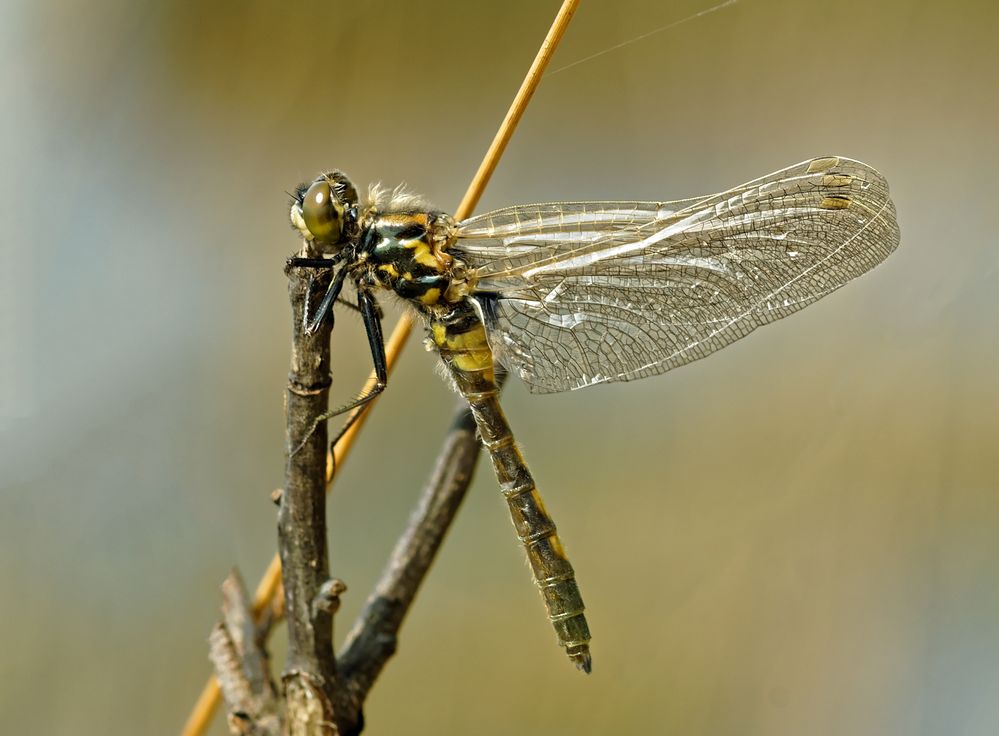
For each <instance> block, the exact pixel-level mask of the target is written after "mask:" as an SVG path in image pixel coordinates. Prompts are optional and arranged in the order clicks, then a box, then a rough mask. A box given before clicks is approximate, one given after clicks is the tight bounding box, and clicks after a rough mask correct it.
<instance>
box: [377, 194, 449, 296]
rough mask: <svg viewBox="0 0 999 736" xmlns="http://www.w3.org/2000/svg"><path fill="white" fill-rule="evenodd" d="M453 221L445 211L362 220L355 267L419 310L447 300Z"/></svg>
mask: <svg viewBox="0 0 999 736" xmlns="http://www.w3.org/2000/svg"><path fill="white" fill-rule="evenodd" d="M454 231H455V225H454V221H453V220H452V219H451V217H449V216H448V215H446V214H444V213H442V212H432V211H431V212H415V211H414V212H379V211H377V210H374V209H372V210H369V211H368V212H367V213H365V215H364V216H363V217H362V219H361V233H360V240H359V242H358V247H357V264H358V265H357V267H359V268H362V269H364V270H365V272H366V274H365V275H366V279H367V281H368V282H369V283H370V284H371V285H373V286H374V285H377V286H381V287H383V288H386V289H391V290H392V291H394V292H395V293H396V294H397V295H399V296H400V297H402V298H403V299H406V300H408V301H410V302H413V303H415V304H416V305H418V306H421V307H432V306H435V305H438V304H442V303H446V302H447V301H448V293H449V289H450V287H451V285H452V283H453V281H454V274H453V268H454V265H455V262H454V258H453V257H452V256H451V255H450V254H449V253H448V252H447V248H448V246H449V245H450V244H451V243H452V241H453V239H454Z"/></svg>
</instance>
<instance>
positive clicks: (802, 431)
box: [0, 0, 999, 736]
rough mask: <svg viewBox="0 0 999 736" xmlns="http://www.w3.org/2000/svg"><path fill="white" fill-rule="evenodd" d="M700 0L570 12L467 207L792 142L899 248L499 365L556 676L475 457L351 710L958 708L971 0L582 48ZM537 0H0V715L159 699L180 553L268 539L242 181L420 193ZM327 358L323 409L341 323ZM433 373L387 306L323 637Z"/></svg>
mask: <svg viewBox="0 0 999 736" xmlns="http://www.w3.org/2000/svg"><path fill="white" fill-rule="evenodd" d="M710 5H711V3H710V0H707V1H703V0H698V1H695V0H677V1H675V2H672V1H671V2H668V3H663V2H657V1H654V0H622V1H621V2H615V3H596V2H591V3H583V6H582V8H581V9H580V10H579V12H578V14H577V16H576V18H575V20H574V22H573V24H572V25H571V27H570V28H569V31H568V34H567V36H566V38H565V41H564V43H563V45H562V47H561V49H560V50H559V52H558V55H557V57H556V58H555V61H554V64H553V68H556V69H558V68H559V67H563V66H565V65H567V64H571V63H573V62H575V61H578V60H581V59H585V58H586V57H589V56H591V55H593V54H597V53H599V52H601V51H605V50H609V49H611V50H609V51H608V53H606V54H603V55H600V56H598V57H597V58H593V59H591V60H589V61H585V62H584V63H581V64H578V65H576V66H572V67H571V68H569V69H565V70H564V71H561V72H558V73H556V74H554V75H553V76H551V77H550V78H548V79H547V80H546V81H545V82H544V83H543V84H542V86H541V87H540V89H539V90H538V92H537V95H536V97H535V100H534V102H533V104H532V105H531V107H530V109H529V110H528V112H527V115H526V116H525V118H524V120H523V123H522V125H521V127H520V129H519V130H518V132H517V134H516V136H515V137H514V139H513V141H512V143H511V145H510V148H509V150H508V152H507V154H506V156H505V158H504V159H503V161H502V163H501V165H500V167H499V169H498V171H497V172H496V176H495V178H494V179H493V182H492V184H491V186H490V187H489V189H488V190H487V192H486V194H485V197H484V198H483V200H482V203H481V205H480V207H479V211H484V210H486V209H489V208H495V207H500V206H504V205H508V204H516V203H524V202H529V201H536V200H552V199H590V198H592V199H626V198H646V199H660V198H662V199H667V198H677V197H685V196H691V195H695V194H704V193H708V192H713V191H718V190H723V189H725V188H728V187H730V186H734V185H736V184H739V183H741V182H744V181H747V180H749V179H752V178H754V177H757V176H760V175H763V174H766V173H769V172H771V171H773V170H775V169H778V168H781V167H783V166H785V165H788V164H792V163H795V162H797V161H800V160H802V159H805V158H809V157H811V156H817V155H823V154H829V153H835V154H841V155H847V156H850V157H853V158H859V159H861V160H863V161H866V162H868V163H870V164H872V165H874V166H876V167H877V168H879V169H880V170H881V171H883V172H884V173H885V174H886V176H887V177H888V179H889V181H890V183H891V186H892V192H893V196H894V199H895V201H896V203H897V206H898V212H899V219H900V222H901V226H902V246H901V248H900V249H899V251H898V252H897V253H896V254H895V255H893V256H892V257H891V258H890V259H889V260H888V261H887V262H886V263H885V264H884V265H882V266H881V267H879V268H878V269H876V270H875V271H874V272H872V273H870V274H869V275H867V276H866V277H864V278H862V279H860V280H859V281H858V282H856V283H854V284H851V285H849V286H848V287H847V288H844V289H843V290H842V291H839V292H837V293H836V294H834V295H832V296H830V297H828V298H827V299H825V300H823V301H822V302H821V303H819V304H817V305H815V306H813V307H811V308H809V309H808V310H807V311H805V312H804V313H802V314H800V315H796V316H794V317H793V318H790V319H788V320H786V321H784V322H781V323H780V324H778V325H775V326H773V327H770V328H767V329H764V330H761V331H759V332H758V333H756V334H755V335H753V336H752V338H751V339H748V340H745V341H741V342H739V343H737V344H736V345H734V346H732V347H731V348H729V349H727V350H725V351H723V352H721V353H719V354H717V355H715V356H713V357H712V358H711V359H709V360H706V361H702V362H698V363H695V364H694V365H692V366H689V367H686V368H683V369H682V370H678V371H676V372H674V373H670V374H668V375H666V376H663V377H660V378H658V379H649V380H646V381H641V382H637V383H629V384H626V385H614V386H602V387H598V388H594V389H591V390H588V391H582V392H575V393H572V394H568V395H557V396H542V397H535V396H531V395H529V394H528V393H527V391H526V390H525V389H524V387H523V386H522V385H518V384H515V383H511V385H510V386H509V388H508V390H507V392H506V397H505V399H506V401H505V403H506V405H507V413H508V415H509V417H510V420H511V422H512V424H513V426H514V428H515V430H516V431H517V434H518V436H519V438H520V439H521V441H522V443H523V445H524V446H525V452H526V455H527V458H528V460H529V461H530V462H531V463H532V466H533V469H534V471H535V475H536V477H537V478H538V480H539V485H540V487H541V489H542V491H543V493H544V494H545V497H546V498H547V500H548V503H549V508H550V509H551V511H552V513H553V515H554V516H555V518H556V519H557V521H558V523H559V526H560V529H561V530H562V533H563V538H564V540H565V541H566V543H567V545H568V547H569V550H570V553H571V556H572V559H573V561H574V563H575V565H576V568H577V571H578V573H579V579H580V581H581V584H582V589H583V591H584V594H585V596H586V600H587V603H588V606H589V616H590V623H591V625H592V628H593V630H594V635H595V638H594V643H593V650H594V656H595V667H594V673H593V675H592V676H590V677H589V678H586V677H583V676H581V675H579V674H577V673H576V672H574V671H573V670H572V668H571V667H570V665H569V664H568V663H567V662H566V661H565V659H564V657H563V656H562V655H561V654H560V652H559V651H558V649H557V648H556V646H555V643H554V641H553V637H552V633H551V631H550V628H549V625H548V624H547V622H546V621H545V617H544V614H543V611H542V606H541V603H540V601H539V600H538V595H537V593H536V592H535V590H534V589H533V586H532V584H531V581H530V575H529V573H528V570H527V569H526V565H525V564H524V562H523V557H522V552H521V550H520V549H519V547H518V545H517V544H516V541H515V539H514V535H513V534H512V533H511V528H510V523H509V521H508V518H507V512H506V510H505V505H504V503H503V501H502V498H501V496H500V494H499V493H498V491H497V487H496V484H495V481H494V479H493V477H492V474H491V472H490V470H489V468H488V465H487V464H483V465H482V467H481V470H482V471H484V472H481V473H480V474H479V477H478V478H477V479H476V481H475V483H474V486H473V488H472V489H471V491H470V495H469V498H468V500H467V502H466V504H465V506H464V508H463V509H462V511H461V514H460V516H459V518H458V521H457V524H456V526H455V527H454V529H453V532H452V533H451V535H450V537H449V538H448V540H447V542H446V544H445V546H444V548H443V551H442V554H441V557H440V559H439V560H438V562H437V564H436V566H435V568H434V569H433V571H432V573H431V575H430V577H429V579H428V581H427V583H426V586H425V587H424V589H423V591H422V592H421V594H420V596H419V598H418V600H417V602H416V605H415V607H414V608H413V610H412V612H411V615H410V617H409V619H408V620H407V622H406V624H405V626H404V628H403V631H402V641H401V647H400V650H399V653H398V655H397V657H396V658H395V659H394V660H393V661H392V662H391V663H390V664H389V666H388V668H387V670H386V671H385V673H384V675H383V677H382V678H381V680H380V681H379V683H378V684H377V686H376V687H375V690H374V691H373V693H372V695H371V698H370V700H369V702H368V706H367V708H366V715H367V723H368V729H367V731H366V732H367V733H370V734H391V733H400V732H405V733H411V734H430V733H455V734H458V733H477V734H507V733H527V734H530V733H542V732H544V733H549V734H608V733H622V734H624V733H627V734H645V733H680V734H686V735H693V734H711V735H712V736H717V735H722V734H732V735H733V736H735V735H738V736H750V735H753V734H760V735H763V734H766V735H768V736H771V735H783V734H787V735H792V734H793V735H799V734H805V733H807V734H813V735H819V734H845V733H850V734H878V735H879V736H888V735H894V734H898V735H900V736H901V735H903V734H905V735H906V736H909V735H911V734H916V733H923V734H939V733H949V734H974V735H978V734H987V733H988V734H991V733H995V730H996V727H997V724H999V623H997V622H999V585H997V574H999V497H997V491H999V459H997V450H996V441H997V439H999V387H997V382H996V378H997V374H999V341H997V340H996V324H997V318H999V298H997V297H996V284H995V282H996V279H997V276H999V247H997V244H996V235H995V233H996V231H997V226H999V220H997V217H996V201H997V195H999V187H997V185H996V182H995V170H996V164H997V163H999V156H997V153H999V150H997V149H999V145H997V136H996V130H997V128H999V96H997V95H996V78H997V72H999V52H997V48H996V43H995V38H994V35H995V28H996V26H997V23H999V9H996V6H995V5H994V4H992V3H988V2H984V1H983V2H970V1H969V2H955V3H922V2H900V1H897V0H892V1H886V2H880V3H870V2H862V1H861V0H841V1H840V2H836V3H803V2H794V1H792V0H739V1H738V2H735V3H732V4H728V5H727V6H726V7H724V8H721V9H719V10H717V11H716V12H712V13H710V14H707V15H703V16H701V17H698V18H695V19H692V20H690V21H689V22H686V23H683V24H681V25H678V26H676V27H673V28H671V29H669V30H664V31H662V32H660V33H656V34H654V35H651V36H649V37H647V38H644V39H640V40H637V41H635V42H634V43H630V44H627V45H625V46H623V47H621V48H617V49H612V47H615V46H617V45H618V44H621V43H623V42H626V41H629V40H632V39H635V38H636V37H637V36H640V35H641V34H645V33H647V32H649V31H650V30H653V29H656V28H660V27H663V26H667V25H670V24H672V23H675V22H676V21H681V20H683V19H685V18H688V17H690V16H691V15H693V14H695V13H698V12H700V11H703V10H705V9H707V8H709V7H710ZM557 6H558V3H557V2H556V1H555V0H552V1H551V2H537V1H536V0H521V1H518V2H505V3H467V4H459V3H452V2H444V1H434V0H428V1H427V2H419V3H393V2H377V1H371V2H354V3H343V2H338V1H334V0H324V2H306V3H300V4H291V5H289V4H279V3H263V2H255V1H254V0H244V1H243V2H239V3H236V2H220V3H211V4H204V3H196V2H176V3H149V2H145V3H142V2H138V3H137V2H127V1H126V0H98V1H97V2H72V1H69V0H64V1H63V2H58V3H29V2H23V0H22V1H21V2H16V1H14V2H12V1H8V2H5V3H4V4H3V5H2V6H0V39H2V41H0V61H2V63H0V79H2V95H3V96H2V99H3V108H4V113H3V115H2V116H0V156H2V167H0V170H2V173H0V183H2V187H3V191H2V192H0V218H2V219H0V225H2V235H0V238H2V240H0V486H2V495H0V504H2V506H0V589H2V590H3V591H4V593H3V595H2V597H0V621H2V629H0V630H2V634H0V636H2V637H3V638H2V650H3V656H2V657H0V678H2V682H3V683H4V684H3V687H2V688H0V712H2V713H3V721H4V730H5V731H7V732H9V733H38V734H63V733H102V734H134V733H150V734H153V733H156V734H160V733H162V734H172V733H176V732H177V731H178V730H179V728H180V726H181V724H182V723H183V721H184V719H185V717H186V716H187V713H188V711H189V709H190V707H191V705H192V703H193V701H194V699H195V697H196V695H197V694H198V692H199V691H200V689H201V687H202V685H203V683H204V680H205V678H206V676H207V675H208V674H209V665H208V662H207V654H206V652H207V649H206V636H207V633H208V631H209V629H210V627H211V625H212V624H213V622H214V621H215V619H216V616H217V611H218V605H219V594H218V585H219V583H220V582H221V581H222V579H223V577H224V576H225V575H226V573H227V571H228V570H229V568H230V566H232V565H237V566H238V567H239V568H240V569H241V570H242V571H243V573H244V576H245V577H246V579H247V582H248V584H249V585H250V586H251V587H252V586H253V585H255V583H256V580H257V578H258V576H259V574H260V573H261V572H262V571H263V569H264V568H265V566H266V564H267V562H268V561H269V559H270V557H271V555H272V554H273V553H274V550H275V510H274V508H273V506H272V505H271V503H270V501H269V500H268V495H269V493H270V492H271V490H272V489H274V488H276V487H278V486H279V485H280V484H281V480H282V470H283V462H284V460H283V413H282V397H283V387H284V381H285V376H286V372H287V366H288V347H289V319H290V316H289V313H288V305H287V300H286V296H285V284H286V281H285V278H284V276H283V275H282V266H283V262H284V258H285V257H286V256H287V255H288V254H290V253H291V252H292V251H294V250H295V249H296V248H297V241H296V238H295V236H294V234H293V233H292V232H291V230H290V229H289V225H288V223H287V209H286V201H287V196H286V195H285V193H284V191H285V190H290V189H291V188H292V187H294V185H295V184H296V183H298V182H299V181H303V180H309V179H311V178H312V177H313V176H314V175H315V174H316V172H317V171H319V170H320V169H322V168H327V167H339V168H341V169H343V170H345V171H347V172H348V173H349V174H350V175H351V176H352V177H353V178H354V180H355V181H356V182H357V183H358V184H360V185H363V184H365V183H367V182H369V181H373V180H382V181H384V182H386V183H389V184H394V183H397V182H402V181H405V182H408V183H409V184H410V185H411V186H412V187H413V188H414V189H416V190H417V191H420V192H423V193H424V194H426V195H427V196H428V197H429V198H430V199H431V200H432V201H434V202H435V203H436V204H437V205H438V206H440V207H442V208H445V209H453V208H454V207H455V206H456V204H457V202H458V200H459V199H460V197H461V195H462V193H463V192H464V189H465V187H466V185H467V183H468V181H469V179H470V177H471V175H472V174H473V173H474V171H475V169H476V167H477V165H478V163H479V160H480V158H481V156H482V154H483V153H484V151H485V149H486V147H487V145H488V143H489V141H490V139H491V136H492V135H493V132H494V131H495V129H496V127H497V125H498V123H499V121H500V120H501V118H502V116H503V114H504V112H505V111H506V108H507V106H508V104H509V101H510V99H511V98H512V96H513V94H514V92H515V91H516V89H517V87H518V85H519V84H520V81H521V78H522V76H523V74H524V72H525V71H526V69H527V67H528V65H529V64H530V61H531V59H532V58H533V55H534V53H535V51H536V49H537V46H538V44H539V43H540V41H541V39H542V38H543V37H544V34H545V32H546V30H547V28H548V25H549V23H550V21H551V19H552V17H553V16H554V13H555V11H556V9H557ZM393 321H394V320H393ZM334 350H335V358H334V361H335V370H334V376H333V378H334V391H335V394H336V396H337V398H346V397H347V396H348V395H349V394H351V393H352V392H353V391H354V390H355V389H356V387H357V386H359V385H360V381H361V380H363V377H364V376H365V375H366V372H367V370H368V367H369V357H368V351H367V347H366V344H365V342H364V338H363V333H362V330H361V327H360V324H359V320H357V319H355V318H354V316H353V315H350V314H345V315H344V316H343V317H342V318H341V319H340V320H339V321H338V323H337V329H336V335H335V339H334ZM453 401H454V399H453V397H452V396H451V395H450V394H449V390H448V389H447V388H446V386H445V385H444V383H443V382H442V381H441V380H440V379H439V378H438V377H437V376H436V375H435V370H434V361H433V359H432V357H431V356H430V355H428V354H427V353H425V352H424V351H423V350H422V349H421V346H420V341H419V338H418V337H415V336H414V338H412V339H411V341H410V345H409V346H408V349H407V351H406V352H405V355H404V357H403V359H402V361H401V363H400V365H399V369H398V371H397V372H396V374H395V376H394V379H393V381H392V385H391V387H390V390H389V391H388V393H387V394H386V395H385V396H384V398H383V399H382V401H381V402H380V404H379V405H378V407H377V410H376V411H375V414H374V416H373V417H372V418H371V421H370V422H369V424H368V426H367V428H366V431H365V432H364V433H363V435H362V438H361V441H360V443H359V444H358V445H357V447H356V449H355V451H354V453H353V455H352V457H351V458H350V460H349V462H348V463H347V464H346V465H345V466H344V467H343V468H342V474H341V476H340V478H339V480H338V482H337V484H336V486H335V488H334V492H333V497H332V504H331V509H330V519H331V539H332V557H333V571H334V574H336V575H337V576H338V577H340V578H342V579H344V580H345V581H346V582H347V584H348V586H349V592H348V593H347V595H346V597H345V602H344V608H343V610H342V612H341V613H340V614H339V617H338V638H339V637H342V635H343V634H344V633H345V632H346V630H347V629H348V628H349V624H350V622H351V621H352V619H353V616H354V615H355V614H356V613H357V611H358V609H359V607H360V606H361V604H362V603H363V601H364V598H365V597H366V595H367V593H368V591H369V590H370V588H371V586H372V584H373V581H374V580H375V578H376V577H377V575H378V573H379V571H380V569H381V567H382V565H383V563H384V561H385V559H386V558H387V555H388V553H389V551H390V549H391V547H392V544H393V541H394V540H395V538H396V536H397V535H398V533H399V531H400V530H401V528H402V527H403V525H404V523H405V519H406V517H407V515H408V513H409V510H410V508H411V506H412V505H413V503H414V501H415V499H416V497H417V495H418V493H419V489H420V487H421V485H422V483H423V481H424V479H425V477H426V475H427V473H428V472H429V471H430V468H431V465H432V462H433V457H434V456H435V453H436V448H437V446H438V443H439V436H438V433H436V432H429V433H428V432H426V431H425V430H424V428H425V427H427V426H428V424H429V425H430V426H434V422H436V426H438V427H439V430H440V432H439V435H440V436H442V435H443V432H444V430H445V428H446V426H447V424H448V421H449V415H450V412H451V407H452V404H453ZM427 417H430V418H431V419H430V420H429V421H428V419H427ZM386 454H388V455H389V457H386ZM284 646H285V645H284V640H283V637H282V636H278V637H276V638H275V640H274V650H275V660H276V662H275V664H276V667H277V668H280V666H281V665H282V663H283V651H284ZM223 732H224V729H223V726H222V721H221V719H217V720H216V722H215V725H214V729H213V731H212V733H214V734H221V733H223Z"/></svg>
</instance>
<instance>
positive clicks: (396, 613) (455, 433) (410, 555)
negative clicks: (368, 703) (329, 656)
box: [340, 402, 481, 708]
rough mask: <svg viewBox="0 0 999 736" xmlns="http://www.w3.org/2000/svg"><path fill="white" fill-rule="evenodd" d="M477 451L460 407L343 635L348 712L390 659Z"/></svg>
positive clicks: (342, 665) (342, 668) (469, 423)
mask: <svg viewBox="0 0 999 736" xmlns="http://www.w3.org/2000/svg"><path fill="white" fill-rule="evenodd" d="M480 449H481V448H480V445H479V440H478V438H477V437H476V434H475V422H474V421H473V419H472V415H471V413H470V412H469V410H468V405H467V404H466V403H465V402H461V403H460V404H459V405H458V407H457V410H456V411H455V414H454V418H453V420H452V423H451V427H450V429H449V430H448V433H447V436H446V437H445V439H444V445H443V446H442V447H441V450H440V454H439V455H438V456H437V463H436V465H435V467H434V470H433V473H432V474H431V476H430V478H429V479H428V480H427V483H426V485H425V486H424V489H423V493H422V495H421V496H420V501H419V503H418V504H417V506H416V508H415V509H413V513H412V515H411V516H410V519H409V523H408V524H407V526H406V530H405V531H404V532H403V534H402V536H401V537H400V538H399V541H398V542H397V543H396V546H395V549H394V550H393V551H392V556H391V557H390V558H389V561H388V564H387V565H386V567H385V570H384V571H383V572H382V575H381V578H380V579H379V580H378V583H377V585H376V586H375V589H374V591H373V592H372V594H371V595H370V596H369V597H368V600H367V602H366V603H365V605H364V609H363V610H362V611H361V613H360V615H359V616H358V617H357V620H356V621H355V622H354V625H353V627H352V628H351V630H350V632H349V633H348V634H347V640H346V642H345V643H344V649H343V652H342V653H341V655H340V671H341V675H342V682H344V683H345V684H346V686H347V689H348V691H349V693H350V701H351V704H352V706H353V707H356V708H360V705H361V704H362V703H363V702H364V700H365V698H366V697H367V695H368V691H369V690H370V689H371V686H372V685H373V684H374V682H375V680H376V679H377V678H378V675H379V673H381V671H382V668H383V667H384V666H385V663H386V662H387V661H388V660H389V658H390V657H391V656H392V655H393V654H394V653H395V650H396V642H397V638H398V634H399V627H400V626H401V625H402V621H403V619H404V618H405V616H406V613H407V611H409V607H410V605H411V604H412V603H413V599H414V598H415V597H416V592H417V590H418V589H419V587H420V584H421V583H422V582H423V578H424V577H425V576H426V574H427V571H428V570H429V569H430V565H431V563H432V562H433V561H434V557H435V556H436V554H437V551H438V550H439V549H440V546H441V543H442V542H443V541H444V536H445V535H446V534H447V530H448V529H449V528H450V526H451V522H453V521H454V518H455V515H456V514H457V512H458V508H459V507H460V506H461V502H462V500H464V498H465V492H466V491H467V490H468V486H469V483H470V482H471V480H472V475H473V474H474V472H475V466H476V464H477V462H478V459H479V456H480V454H481V453H480Z"/></svg>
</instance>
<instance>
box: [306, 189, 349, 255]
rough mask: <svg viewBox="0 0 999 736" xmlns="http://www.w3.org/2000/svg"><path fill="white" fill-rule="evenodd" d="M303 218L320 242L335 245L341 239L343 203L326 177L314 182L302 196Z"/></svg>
mask: <svg viewBox="0 0 999 736" xmlns="http://www.w3.org/2000/svg"><path fill="white" fill-rule="evenodd" d="M302 219H303V220H305V226H306V227H307V228H309V232H310V233H312V236H313V237H314V238H315V239H316V241H318V242H319V243H324V244H326V245H333V244H335V243H336V242H337V241H338V240H340V234H341V232H342V231H343V204H341V202H340V200H339V199H337V196H336V195H335V194H334V193H333V189H332V188H331V187H330V185H329V182H327V181H326V180H325V179H320V180H318V181H315V182H313V183H312V186H311V187H309V189H308V191H307V192H306V193H305V197H303V198H302Z"/></svg>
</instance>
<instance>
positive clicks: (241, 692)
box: [208, 570, 280, 736]
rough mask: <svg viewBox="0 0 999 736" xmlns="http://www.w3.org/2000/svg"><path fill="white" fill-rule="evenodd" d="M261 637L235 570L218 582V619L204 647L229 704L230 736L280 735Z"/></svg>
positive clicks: (241, 581) (272, 689)
mask: <svg viewBox="0 0 999 736" xmlns="http://www.w3.org/2000/svg"><path fill="white" fill-rule="evenodd" d="M265 634H266V632H265V631H262V630H260V629H259V628H258V627H257V625H256V624H255V622H254V620H253V613H252V610H251V608H250V600H249V597H248V596H247V593H246V588H245V587H244V586H243V580H242V578H240V576H239V573H238V572H237V571H236V570H233V571H232V572H231V573H230V574H229V577H228V578H226V580H225V582H224V583H223V584H222V621H220V622H219V623H218V624H216V626H215V628H213V629H212V633H211V634H210V635H209V637H208V645H209V657H210V658H211V660H212V664H214V666H215V672H216V676H217V677H218V680H219V683H220V685H221V688H222V693H223V695H224V696H225V700H226V704H227V705H228V710H229V730H230V732H232V733H234V734H259V735H260V736H277V734H278V733H280V722H279V719H278V715H277V714H278V709H279V704H278V701H277V693H276V691H275V688H274V683H273V682H272V681H271V678H270V670H269V662H268V658H267V651H266V650H265V649H264V645H263V639H264V636H265Z"/></svg>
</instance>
